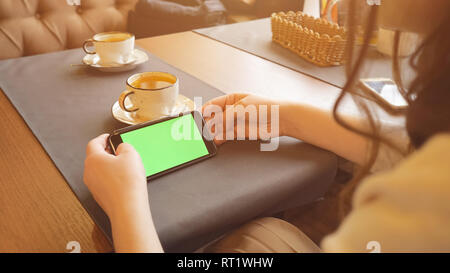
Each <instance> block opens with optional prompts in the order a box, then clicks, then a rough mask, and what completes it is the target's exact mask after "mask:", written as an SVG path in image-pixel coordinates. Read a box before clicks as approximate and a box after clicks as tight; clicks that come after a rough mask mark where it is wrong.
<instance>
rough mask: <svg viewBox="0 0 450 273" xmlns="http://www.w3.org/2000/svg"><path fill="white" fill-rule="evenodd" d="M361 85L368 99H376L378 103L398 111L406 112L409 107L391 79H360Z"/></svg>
mask: <svg viewBox="0 0 450 273" xmlns="http://www.w3.org/2000/svg"><path fill="white" fill-rule="evenodd" d="M359 83H360V87H362V90H363V91H364V92H365V93H364V95H365V97H366V98H368V99H372V100H373V99H375V100H376V101H377V102H379V103H382V104H384V105H385V106H387V107H390V108H393V109H396V110H405V109H406V108H407V107H408V102H407V101H406V100H405V99H404V98H403V96H402V94H401V93H400V91H399V90H398V87H397V85H396V84H395V82H394V81H393V80H391V79H387V78H370V79H360V81H359Z"/></svg>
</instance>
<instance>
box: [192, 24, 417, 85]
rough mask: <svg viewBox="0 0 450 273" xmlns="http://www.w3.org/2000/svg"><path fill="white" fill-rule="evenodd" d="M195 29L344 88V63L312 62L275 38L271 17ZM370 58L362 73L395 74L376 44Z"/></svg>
mask: <svg viewBox="0 0 450 273" xmlns="http://www.w3.org/2000/svg"><path fill="white" fill-rule="evenodd" d="M194 31H195V32H196V33H198V34H201V35H204V36H206V37H209V38H212V39H214V40H217V41H220V42H222V43H225V44H227V45H230V46H233V47H235V48H238V49H240V50H243V51H245V52H248V53H251V54H253V55H256V56H258V57H261V58H263V59H266V60H269V61H271V62H274V63H277V64H280V65H282V66H285V67H288V68H290V69H292V70H295V71H297V72H300V73H303V74H306V75H308V76H311V77H314V78H317V79H320V80H322V81H324V82H327V83H329V84H332V85H334V86H336V87H340V88H342V87H343V86H344V84H345V82H346V75H345V68H344V66H331V67H320V66H317V65H314V64H311V63H309V62H307V61H305V60H303V59H302V58H300V57H299V56H298V55H296V54H295V53H293V52H292V51H290V50H288V49H286V48H284V47H282V46H281V45H279V44H277V43H275V42H273V41H272V29H271V25H270V18H265V19H260V20H254V21H249V22H243V23H236V24H231V25H223V26H216V27H209V28H202V29H197V30H194ZM367 58H368V59H367V61H366V64H365V67H364V68H363V69H362V74H361V76H362V77H387V78H392V65H391V63H392V62H391V59H390V58H388V57H386V56H384V55H382V54H381V53H378V52H377V51H376V49H374V48H370V49H369V53H368V56H367ZM401 63H402V64H403V67H402V68H403V74H404V75H403V76H404V77H405V82H409V81H410V80H411V78H412V77H414V72H413V71H412V69H411V68H410V67H409V65H407V59H403V60H402V61H401Z"/></svg>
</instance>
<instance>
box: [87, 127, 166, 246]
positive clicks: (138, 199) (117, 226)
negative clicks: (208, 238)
mask: <svg viewBox="0 0 450 273" xmlns="http://www.w3.org/2000/svg"><path fill="white" fill-rule="evenodd" d="M107 139H108V135H107V134H105V135H101V136H99V137H97V138H95V139H93V140H91V141H90V142H89V144H88V146H87V149H86V160H85V167H84V183H85V184H86V186H87V187H88V188H89V190H90V191H91V193H92V195H93V196H94V198H95V200H96V201H97V203H98V204H99V205H100V206H101V207H102V208H103V210H104V211H105V212H106V214H107V215H108V217H109V219H110V221H111V226H112V233H113V239H114V248H115V251H116V252H163V249H162V247H161V243H160V241H159V238H158V235H157V233H156V230H155V226H154V224H153V220H152V215H151V212H150V207H149V202H148V192H147V180H146V176H145V170H144V166H143V165H142V161H141V158H140V156H139V154H138V153H137V152H136V150H134V148H133V147H132V146H131V145H129V144H127V143H122V144H120V145H119V147H118V149H117V152H116V155H113V154H111V153H110V152H108V151H107V144H106V142H107Z"/></svg>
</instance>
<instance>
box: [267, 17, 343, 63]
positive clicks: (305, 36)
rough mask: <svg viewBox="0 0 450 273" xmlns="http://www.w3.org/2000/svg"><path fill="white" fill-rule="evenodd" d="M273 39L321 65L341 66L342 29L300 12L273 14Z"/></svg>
mask: <svg viewBox="0 0 450 273" xmlns="http://www.w3.org/2000/svg"><path fill="white" fill-rule="evenodd" d="M272 34H273V36H272V39H273V41H275V42H277V43H279V44H280V45H282V46H283V47H285V48H288V49H290V50H292V51H293V52H295V53H297V54H298V55H299V56H300V57H302V58H304V59H305V60H307V61H309V62H311V63H314V64H316V65H320V66H332V65H341V64H343V61H344V51H345V44H346V38H347V34H346V31H345V30H344V28H343V27H339V26H338V25H336V24H334V23H330V22H328V21H327V20H324V19H317V18H314V17H311V16H309V15H306V14H304V13H303V12H300V11H299V12H293V11H289V12H288V13H284V12H279V13H274V14H272Z"/></svg>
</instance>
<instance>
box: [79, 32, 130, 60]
mask: <svg viewBox="0 0 450 273" xmlns="http://www.w3.org/2000/svg"><path fill="white" fill-rule="evenodd" d="M134 40H135V37H134V35H133V34H131V33H127V32H118V31H113V32H103V33H98V34H95V35H94V37H92V39H89V40H86V41H85V42H84V44H83V49H84V51H85V52H86V53H87V54H97V55H98V56H99V58H100V64H103V65H115V64H126V63H129V62H130V60H131V58H132V55H133V51H134ZM92 45H93V46H94V49H95V50H94V51H92V50H89V49H88V47H89V46H92Z"/></svg>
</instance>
